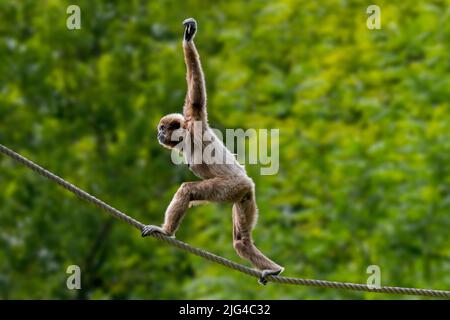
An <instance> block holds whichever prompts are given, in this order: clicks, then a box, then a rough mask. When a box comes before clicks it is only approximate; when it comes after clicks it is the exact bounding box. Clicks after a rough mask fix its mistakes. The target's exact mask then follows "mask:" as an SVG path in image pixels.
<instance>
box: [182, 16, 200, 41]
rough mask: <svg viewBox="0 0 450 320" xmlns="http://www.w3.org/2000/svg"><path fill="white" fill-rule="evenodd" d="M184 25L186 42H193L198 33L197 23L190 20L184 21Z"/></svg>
mask: <svg viewBox="0 0 450 320" xmlns="http://www.w3.org/2000/svg"><path fill="white" fill-rule="evenodd" d="M183 25H184V28H185V29H184V40H185V41H191V40H192V39H193V38H194V36H195V33H196V32H197V22H196V21H195V19H194V18H188V19H186V20H184V21H183Z"/></svg>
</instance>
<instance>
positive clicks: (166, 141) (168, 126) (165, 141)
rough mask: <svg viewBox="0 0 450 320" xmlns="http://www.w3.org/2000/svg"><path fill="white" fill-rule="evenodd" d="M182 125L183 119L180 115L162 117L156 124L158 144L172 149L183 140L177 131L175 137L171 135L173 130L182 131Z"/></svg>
mask: <svg viewBox="0 0 450 320" xmlns="http://www.w3.org/2000/svg"><path fill="white" fill-rule="evenodd" d="M183 125H184V117H183V115H181V114H178V113H173V114H169V115H167V116H164V117H162V118H161V120H159V124H158V141H159V143H160V144H161V145H163V146H164V147H166V148H169V149H172V148H174V147H175V146H176V145H177V144H178V143H180V141H181V140H183V138H182V137H180V135H181V132H180V131H177V132H176V134H175V135H173V133H174V131H175V130H179V129H181V130H184V129H183ZM172 135H173V136H172Z"/></svg>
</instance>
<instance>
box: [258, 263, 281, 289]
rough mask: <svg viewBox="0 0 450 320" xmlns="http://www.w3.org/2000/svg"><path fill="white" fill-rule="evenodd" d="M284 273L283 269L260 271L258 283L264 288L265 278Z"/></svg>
mask: <svg viewBox="0 0 450 320" xmlns="http://www.w3.org/2000/svg"><path fill="white" fill-rule="evenodd" d="M283 271H284V268H283V267H281V269H278V270H262V271H261V276H260V277H259V280H258V282H259V283H260V284H262V285H263V286H265V285H266V284H267V279H266V277H267V276H277V275H279V274H280V273H282V272H283Z"/></svg>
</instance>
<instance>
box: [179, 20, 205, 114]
mask: <svg viewBox="0 0 450 320" xmlns="http://www.w3.org/2000/svg"><path fill="white" fill-rule="evenodd" d="M183 25H184V27H185V29H184V37H183V52H184V61H185V63H186V81H187V87H188V90H187V94H186V101H185V104H184V109H183V111H184V116H185V117H186V118H187V119H193V120H202V121H205V120H206V117H207V115H206V89H205V78H204V75H203V70H202V65H201V63H200V56H199V54H198V52H197V49H196V47H195V44H194V36H195V33H196V31H197V22H196V21H195V20H194V19H193V18H189V19H186V20H184V21H183Z"/></svg>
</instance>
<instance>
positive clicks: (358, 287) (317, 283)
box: [0, 144, 450, 298]
mask: <svg viewBox="0 0 450 320" xmlns="http://www.w3.org/2000/svg"><path fill="white" fill-rule="evenodd" d="M0 152H1V153H3V154H5V155H6V156H8V157H10V158H11V159H13V160H15V161H17V162H19V163H21V164H23V165H24V166H26V167H28V168H30V169H31V170H33V171H35V172H37V173H38V174H40V175H41V176H44V177H46V178H48V179H50V180H52V181H54V182H56V183H57V184H59V185H60V186H62V187H63V188H65V189H67V190H69V191H70V192H72V193H73V194H75V195H77V196H78V197H80V198H81V199H83V200H86V201H88V202H91V203H93V204H94V205H96V206H97V207H99V208H101V209H103V210H105V211H107V212H108V213H110V214H112V215H113V216H115V217H116V218H118V219H120V220H122V221H125V222H126V223H128V224H130V225H132V226H133V227H135V228H136V229H139V230H141V231H142V229H143V228H144V226H145V225H144V224H143V223H142V222H140V221H138V220H136V219H133V218H132V217H130V216H128V215H126V214H125V213H123V212H122V211H120V210H118V209H116V208H114V207H112V206H110V205H108V204H107V203H105V202H103V201H102V200H100V199H97V198H96V197H94V196H93V195H91V194H89V193H87V192H86V191H84V190H81V189H80V188H78V187H76V186H74V185H73V184H71V183H70V182H67V181H66V180H64V179H62V178H60V177H58V176H57V175H55V174H53V173H52V172H50V171H48V170H46V169H44V168H42V167H41V166H39V165H37V164H36V163H34V162H33V161H31V160H28V159H27V158H25V157H23V156H21V155H20V154H18V153H16V152H14V151H12V150H11V149H9V148H7V147H5V146H3V145H1V144H0ZM151 236H152V237H154V238H156V239H158V240H160V241H162V242H165V243H167V244H169V245H171V246H174V247H177V248H179V249H181V250H184V251H186V252H189V253H192V254H194V255H196V256H199V257H202V258H204V259H207V260H209V261H212V262H215V263H218V264H221V265H223V266H225V267H227V268H230V269H234V270H237V271H240V272H242V273H245V274H247V275H249V276H252V277H256V278H261V272H260V271H258V270H255V269H252V268H249V267H247V266H244V265H242V264H239V263H236V262H233V261H231V260H228V259H226V258H223V257H220V256H218V255H215V254H213V253H210V252H208V251H205V250H202V249H199V248H195V247H192V246H191V245H189V244H187V243H185V242H182V241H180V240H177V239H175V238H171V237H167V236H165V235H163V234H161V233H152V234H151ZM265 280H267V281H270V282H274V283H282V284H293V285H303V286H311V287H323V288H336V289H346V290H353V291H365V292H379V293H390V294H404V295H417V296H428V297H441V298H450V291H444V290H434V289H417V288H403V287H389V286H382V287H379V288H372V287H369V286H368V285H366V284H359V283H350V282H336V281H326V280H315V279H302V278H289V277H282V276H267V277H266V278H265Z"/></svg>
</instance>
